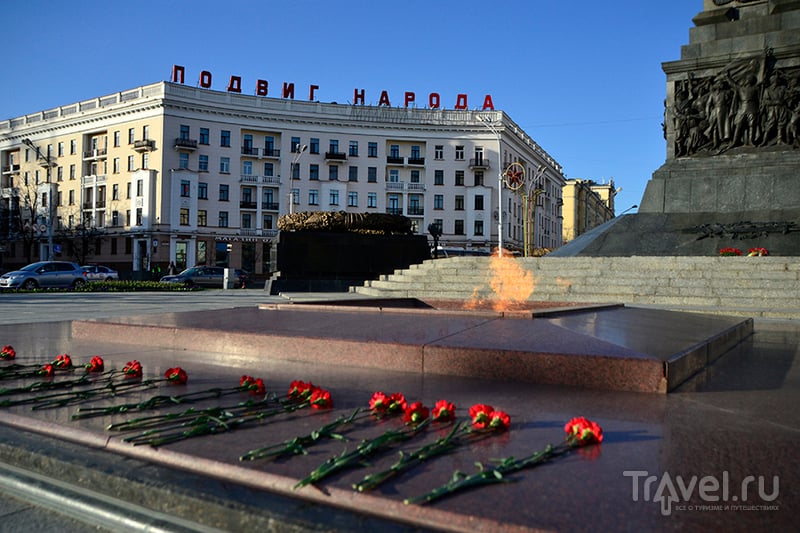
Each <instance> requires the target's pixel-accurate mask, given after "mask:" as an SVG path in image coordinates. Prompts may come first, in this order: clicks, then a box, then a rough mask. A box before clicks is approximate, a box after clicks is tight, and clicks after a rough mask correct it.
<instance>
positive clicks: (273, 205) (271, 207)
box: [261, 202, 280, 211]
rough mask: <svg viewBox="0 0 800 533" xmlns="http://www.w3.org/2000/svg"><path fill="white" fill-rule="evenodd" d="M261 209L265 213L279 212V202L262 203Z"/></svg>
mask: <svg viewBox="0 0 800 533" xmlns="http://www.w3.org/2000/svg"><path fill="white" fill-rule="evenodd" d="M261 209H263V210H264V211H278V210H280V204H279V203H278V202H262V204H261Z"/></svg>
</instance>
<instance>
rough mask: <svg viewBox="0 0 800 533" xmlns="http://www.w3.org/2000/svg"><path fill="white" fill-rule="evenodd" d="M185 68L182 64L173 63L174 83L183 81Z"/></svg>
mask: <svg viewBox="0 0 800 533" xmlns="http://www.w3.org/2000/svg"><path fill="white" fill-rule="evenodd" d="M183 73H184V69H183V67H182V66H180V65H172V83H183Z"/></svg>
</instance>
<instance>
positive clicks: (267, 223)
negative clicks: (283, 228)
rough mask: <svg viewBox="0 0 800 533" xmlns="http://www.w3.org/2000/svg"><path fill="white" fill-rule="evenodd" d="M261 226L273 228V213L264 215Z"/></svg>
mask: <svg viewBox="0 0 800 533" xmlns="http://www.w3.org/2000/svg"><path fill="white" fill-rule="evenodd" d="M261 227H262V228H264V229H272V215H264V218H263V219H262V221H261Z"/></svg>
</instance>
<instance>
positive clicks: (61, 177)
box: [56, 167, 64, 181]
mask: <svg viewBox="0 0 800 533" xmlns="http://www.w3.org/2000/svg"><path fill="white" fill-rule="evenodd" d="M56 181H64V167H58V168H57V169H56Z"/></svg>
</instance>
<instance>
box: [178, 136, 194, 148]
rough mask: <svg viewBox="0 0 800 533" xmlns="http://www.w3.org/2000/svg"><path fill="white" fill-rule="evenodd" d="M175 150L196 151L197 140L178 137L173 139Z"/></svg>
mask: <svg viewBox="0 0 800 533" xmlns="http://www.w3.org/2000/svg"><path fill="white" fill-rule="evenodd" d="M175 149H176V150H197V139H185V138H183V137H178V138H177V139H175Z"/></svg>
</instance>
